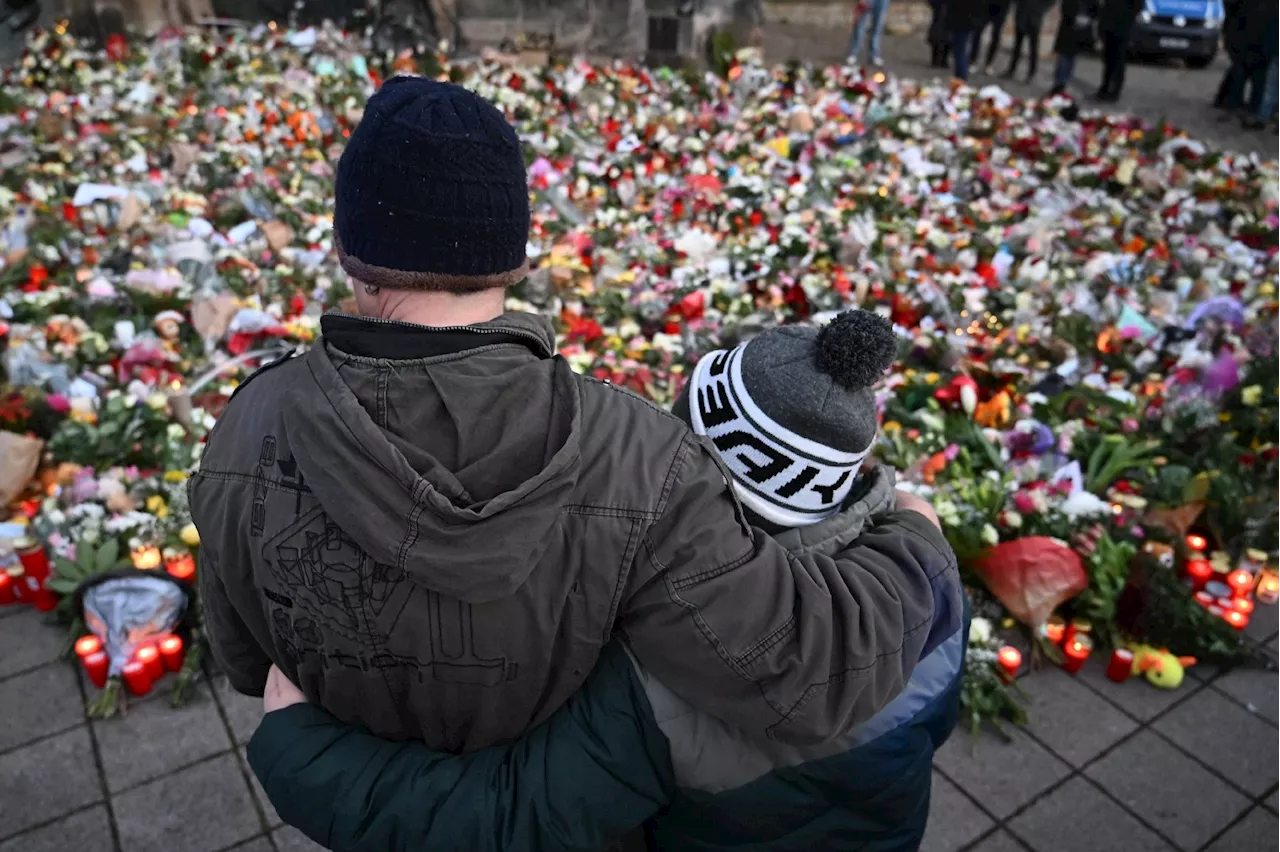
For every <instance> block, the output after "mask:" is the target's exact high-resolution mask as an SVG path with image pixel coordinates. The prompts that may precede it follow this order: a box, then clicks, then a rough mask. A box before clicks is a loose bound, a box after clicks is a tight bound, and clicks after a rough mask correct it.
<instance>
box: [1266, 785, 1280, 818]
mask: <svg viewBox="0 0 1280 852" xmlns="http://www.w3.org/2000/svg"><path fill="white" fill-rule="evenodd" d="M1276 795H1277V791H1276V790H1272V791H1271V795H1270V796H1267V798H1266V799H1264V800H1263V801H1262V804H1263V805H1265V806H1267V807H1268V808H1271V811H1272V813H1275V812H1277V811H1280V803H1277V801H1276Z"/></svg>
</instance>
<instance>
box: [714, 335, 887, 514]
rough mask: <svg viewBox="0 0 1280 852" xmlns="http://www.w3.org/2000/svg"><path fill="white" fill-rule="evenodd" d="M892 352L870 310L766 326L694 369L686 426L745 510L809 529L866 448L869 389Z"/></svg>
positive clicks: (840, 498)
mask: <svg viewBox="0 0 1280 852" xmlns="http://www.w3.org/2000/svg"><path fill="white" fill-rule="evenodd" d="M896 352H897V341H896V338H895V337H894V333H893V326H892V325H890V324H889V322H888V320H885V319H884V318H883V317H880V316H878V315H877V314H873V313H870V312H869V311H861V310H858V311H847V312H845V313H842V314H840V315H839V316H837V317H836V318H835V319H834V320H832V321H831V323H830V324H829V325H827V326H826V327H824V328H821V329H819V328H815V327H813V326H800V325H789V326H780V327H778V328H773V329H770V330H769V331H766V332H765V333H763V334H761V335H760V336H758V337H755V338H752V339H751V340H750V341H748V342H747V343H744V344H742V345H740V346H736V347H734V348H733V349H722V350H717V351H715V352H710V353H708V354H707V355H706V356H704V357H703V358H702V360H701V361H699V362H698V365H697V367H696V368H695V370H694V373H693V379H692V380H691V381H690V384H689V421H690V426H692V427H693V431H694V432H696V433H697V434H699V435H705V436H706V437H708V438H710V439H711V441H712V443H714V444H715V445H716V448H717V449H718V450H719V451H720V456H721V458H722V459H723V460H724V462H725V465H726V466H727V467H728V468H729V471H730V472H731V473H732V474H733V477H734V485H735V488H736V490H737V494H738V498H739V499H740V500H741V501H742V504H743V505H744V506H745V507H746V508H748V509H750V510H751V511H752V512H754V513H755V514H757V515H759V516H760V517H761V518H763V519H764V520H766V521H768V522H770V523H773V524H777V525H778V526H782V527H799V526H806V525H808V524H814V523H817V522H818V521H821V520H822V519H823V518H826V517H829V516H831V515H833V514H835V513H836V512H838V511H839V510H840V508H841V506H842V505H843V503H844V499H845V498H846V497H847V496H848V494H849V491H850V489H852V487H853V483H854V480H855V479H856V478H857V475H858V470H859V468H860V467H861V466H862V461H863V459H865V458H866V457H867V454H868V453H869V452H870V451H871V445H872V443H873V442H874V441H875V437H876V402H875V394H874V392H873V390H872V386H873V385H874V384H875V383H876V381H877V380H878V379H879V378H880V376H881V375H882V374H883V373H884V371H885V370H886V369H888V367H889V365H890V364H892V363H893V360H894V357H895V355H896Z"/></svg>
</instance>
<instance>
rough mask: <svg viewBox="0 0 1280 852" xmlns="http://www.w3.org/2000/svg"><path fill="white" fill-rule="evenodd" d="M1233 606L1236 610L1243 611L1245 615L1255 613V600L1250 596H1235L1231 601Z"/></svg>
mask: <svg viewBox="0 0 1280 852" xmlns="http://www.w3.org/2000/svg"><path fill="white" fill-rule="evenodd" d="M1231 608H1232V609H1233V610H1235V611H1236V612H1242V613H1244V614H1245V615H1253V601H1251V600H1249V599H1248V598H1235V599H1233V600H1232V601H1231Z"/></svg>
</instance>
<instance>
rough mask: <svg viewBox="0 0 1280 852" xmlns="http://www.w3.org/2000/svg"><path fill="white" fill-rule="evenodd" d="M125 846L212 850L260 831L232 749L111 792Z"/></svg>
mask: <svg viewBox="0 0 1280 852" xmlns="http://www.w3.org/2000/svg"><path fill="white" fill-rule="evenodd" d="M112 802H113V804H114V806H115V815H116V825H117V826H118V827H119V829H120V846H121V847H122V849H123V850H125V852H173V850H175V849H181V850H182V852H213V850H218V849H226V848H227V847H229V846H231V845H233V844H236V843H239V842H240V841H243V840H248V839H249V838H251V837H254V836H256V835H259V834H261V833H262V831H263V828H264V826H263V825H262V821H261V820H260V819H259V818H258V812H257V811H256V810H255V809H254V807H253V799H252V797H251V796H250V795H249V787H248V786H247V785H246V784H245V781H244V777H243V776H242V775H241V774H240V769H239V767H238V766H236V758H235V755H233V754H225V755H223V756H221V757H215V758H213V759H212V760H206V761H205V762H203V763H197V764H196V765H195V766H191V767H188V768H186V769H184V770H182V771H181V772H177V773H175V774H173V775H167V776H165V777H164V778H159V779H156V780H155V781H152V782H150V783H149V784H144V785H142V786H141V787H135V788H134V789H132V790H130V791H128V792H127V793H122V794H120V795H118V796H114V797H113V798H112Z"/></svg>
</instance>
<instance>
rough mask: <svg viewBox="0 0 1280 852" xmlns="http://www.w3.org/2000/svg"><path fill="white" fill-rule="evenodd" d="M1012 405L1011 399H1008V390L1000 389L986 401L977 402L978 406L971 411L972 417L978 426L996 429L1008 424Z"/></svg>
mask: <svg viewBox="0 0 1280 852" xmlns="http://www.w3.org/2000/svg"><path fill="white" fill-rule="evenodd" d="M1012 407H1013V401H1012V400H1011V399H1009V392H1008V391H1000V392H999V393H998V394H996V395H995V396H993V397H991V399H989V400H987V401H986V402H980V403H978V407H977V408H975V409H974V411H973V419H974V420H975V421H976V422H977V424H978V425H979V426H983V427H985V428H988V429H998V428H1000V427H1001V426H1006V425H1008V423H1009V420H1010V419H1011V409H1012Z"/></svg>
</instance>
